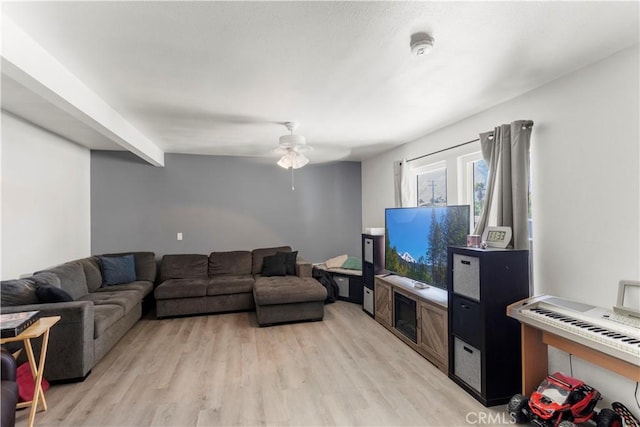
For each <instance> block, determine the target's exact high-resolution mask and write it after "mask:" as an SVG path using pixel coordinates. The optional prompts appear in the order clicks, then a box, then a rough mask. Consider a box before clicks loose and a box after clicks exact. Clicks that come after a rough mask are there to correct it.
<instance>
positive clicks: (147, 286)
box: [94, 281, 153, 298]
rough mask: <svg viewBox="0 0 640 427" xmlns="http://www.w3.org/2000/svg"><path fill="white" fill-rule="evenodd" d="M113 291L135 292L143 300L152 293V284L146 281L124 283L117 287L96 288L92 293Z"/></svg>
mask: <svg viewBox="0 0 640 427" xmlns="http://www.w3.org/2000/svg"><path fill="white" fill-rule="evenodd" d="M114 290H117V291H118V292H120V291H136V292H138V293H139V294H140V295H141V298H144V297H145V296H147V295H148V294H150V293H151V291H153V283H151V282H147V281H135V282H131V283H125V284H123V285H118V286H115V287H114V286H107V287H106V288H98V289H96V290H95V291H94V293H101V292H113V291H114Z"/></svg>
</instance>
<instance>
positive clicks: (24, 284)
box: [0, 279, 39, 307]
mask: <svg viewBox="0 0 640 427" xmlns="http://www.w3.org/2000/svg"><path fill="white" fill-rule="evenodd" d="M38 302H39V301H38V296H37V295H36V284H35V282H34V281H33V280H31V279H15V280H3V281H2V282H0V305H2V306H3V307H4V306H6V307H8V306H16V305H28V304H38Z"/></svg>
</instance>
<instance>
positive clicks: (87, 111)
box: [1, 14, 164, 166]
mask: <svg viewBox="0 0 640 427" xmlns="http://www.w3.org/2000/svg"><path fill="white" fill-rule="evenodd" d="M1 55H2V73H3V74H6V75H7V76H9V77H11V78H12V79H14V80H15V81H17V82H18V83H20V84H22V85H23V86H24V87H26V88H27V89H29V90H31V91H32V92H34V93H35V94H37V95H38V96H40V97H42V98H43V99H44V100H46V101H47V102H50V103H51V104H53V105H55V106H56V107H58V108H60V109H61V110H63V111H65V112H66V113H68V114H70V115H71V116H72V117H74V118H75V119H77V120H79V121H81V122H82V123H84V124H85V125H86V126H88V127H90V128H91V129H93V130H95V131H97V132H99V133H100V134H102V135H104V136H105V137H107V138H109V139H110V140H112V141H113V142H115V143H116V144H118V145H120V146H121V147H123V148H125V149H126V150H128V151H130V152H132V153H134V154H135V155H137V156H138V157H140V158H142V159H144V160H145V161H147V162H149V163H150V164H152V165H154V166H164V152H163V151H162V150H161V149H160V148H159V147H158V146H157V145H156V144H155V143H154V142H153V141H151V140H150V139H149V138H147V137H146V136H145V135H144V134H142V132H140V131H139V130H138V129H136V128H135V127H134V126H133V125H132V124H131V123H129V122H128V121H127V120H125V119H124V117H122V116H121V115H120V114H119V113H118V112H117V111H116V110H114V109H113V108H112V107H111V106H109V105H108V104H107V103H106V102H105V101H104V100H103V99H102V98H100V97H99V96H98V95H97V94H96V93H94V92H93V91H92V90H91V89H89V87H87V85H85V84H84V83H83V82H82V81H80V80H79V79H78V78H77V77H76V76H74V75H73V74H72V73H71V72H70V71H69V70H68V69H67V68H65V67H64V66H63V65H62V64H61V63H60V62H59V61H58V60H57V59H56V58H54V57H53V56H52V55H51V54H50V53H49V52H47V51H46V50H45V49H44V48H43V47H42V46H40V45H39V44H38V43H37V42H36V41H35V40H33V39H32V38H31V37H30V36H29V35H28V34H27V33H25V32H24V31H23V30H22V29H21V28H20V27H18V26H17V25H16V24H15V23H14V22H13V21H12V20H11V19H10V18H9V17H8V16H7V15H6V14H3V16H2V52H1Z"/></svg>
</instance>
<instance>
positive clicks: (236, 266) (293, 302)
mask: <svg viewBox="0 0 640 427" xmlns="http://www.w3.org/2000/svg"><path fill="white" fill-rule="evenodd" d="M279 255H282V256H283V257H284V258H283V259H285V258H286V260H285V261H286V264H287V266H286V267H287V268H286V269H285V270H282V271H280V270H278V269H277V268H276V269H270V267H271V266H272V262H271V261H273V262H276V263H277V262H279V261H277V260H274V258H277V257H278V256H279ZM265 260H268V264H269V265H268V266H267V267H269V268H267V269H265ZM311 270H312V265H311V263H309V262H307V261H304V260H302V259H300V258H298V257H297V252H292V250H291V247H289V246H281V247H273V248H260V249H254V250H253V251H231V252H212V253H211V254H210V255H209V256H207V255H198V254H186V255H165V256H164V257H163V258H162V261H161V263H160V281H161V283H160V284H159V285H158V286H157V288H156V289H155V291H154V294H155V298H156V314H157V316H158V317H160V318H161V317H170V316H181V315H192V314H203V313H218V312H225V311H239V310H253V309H254V308H255V309H256V315H257V320H258V324H259V325H261V326H265V325H270V324H274V323H282V322H291V321H301V320H321V319H322V318H323V317H324V301H325V299H326V297H327V291H326V289H325V288H324V286H322V285H321V284H320V283H319V282H318V281H317V280H315V279H313V278H312V277H311Z"/></svg>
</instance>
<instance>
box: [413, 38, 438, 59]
mask: <svg viewBox="0 0 640 427" xmlns="http://www.w3.org/2000/svg"><path fill="white" fill-rule="evenodd" d="M434 42H435V39H434V38H433V37H432V36H431V34H429V33H415V34H413V35H411V52H412V53H413V54H414V55H416V56H424V55H426V54H428V53H429V52H431V49H433V43H434Z"/></svg>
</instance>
